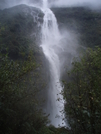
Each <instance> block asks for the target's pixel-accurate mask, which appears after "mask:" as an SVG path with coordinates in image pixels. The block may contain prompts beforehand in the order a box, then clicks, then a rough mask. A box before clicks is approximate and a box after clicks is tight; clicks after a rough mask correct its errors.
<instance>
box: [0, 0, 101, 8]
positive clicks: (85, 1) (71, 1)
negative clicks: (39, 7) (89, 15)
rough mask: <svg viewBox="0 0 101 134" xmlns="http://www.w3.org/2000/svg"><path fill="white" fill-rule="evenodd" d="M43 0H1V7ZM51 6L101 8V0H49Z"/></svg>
mask: <svg viewBox="0 0 101 134" xmlns="http://www.w3.org/2000/svg"><path fill="white" fill-rule="evenodd" d="M42 1H43V0H0V8H3V7H4V8H7V7H11V6H14V5H17V4H21V3H26V4H28V5H29V4H32V3H38V2H39V3H42ZM48 1H49V6H51V7H52V6H55V7H71V6H82V5H83V6H89V7H92V8H101V0H48Z"/></svg>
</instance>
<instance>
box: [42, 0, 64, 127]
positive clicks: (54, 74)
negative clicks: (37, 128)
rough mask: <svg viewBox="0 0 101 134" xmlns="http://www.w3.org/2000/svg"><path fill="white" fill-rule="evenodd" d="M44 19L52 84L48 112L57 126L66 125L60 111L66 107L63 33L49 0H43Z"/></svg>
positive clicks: (44, 40)
mask: <svg viewBox="0 0 101 134" xmlns="http://www.w3.org/2000/svg"><path fill="white" fill-rule="evenodd" d="M42 10H43V12H44V19H43V20H44V21H43V26H42V44H41V47H42V49H43V53H44V55H45V56H46V58H47V60H48V62H49V69H50V84H49V89H48V100H47V108H46V112H47V113H49V114H50V116H49V119H50V121H51V124H52V125H54V126H55V127H58V125H60V126H65V122H64V121H63V114H61V112H60V111H62V110H63V109H64V101H63V96H62V95H61V94H60V93H61V91H62V89H63V88H62V86H61V83H60V60H59V56H58V49H60V46H59V42H60V40H61V35H60V33H59V29H58V25H57V20H56V17H55V15H54V14H53V12H52V11H51V10H50V9H49V8H48V1H47V0H43V8H42Z"/></svg>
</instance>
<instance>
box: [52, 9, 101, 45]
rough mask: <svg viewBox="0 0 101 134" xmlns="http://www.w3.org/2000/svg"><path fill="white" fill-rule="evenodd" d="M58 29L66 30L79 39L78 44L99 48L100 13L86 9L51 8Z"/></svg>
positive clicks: (100, 34) (100, 35)
mask: <svg viewBox="0 0 101 134" xmlns="http://www.w3.org/2000/svg"><path fill="white" fill-rule="evenodd" d="M52 10H53V12H54V13H55V15H56V17H57V20H58V24H59V27H60V29H61V28H65V29H66V28H67V30H70V31H73V32H75V33H76V35H78V36H79V37H80V38H79V39H80V44H81V45H84V46H86V47H87V46H89V47H94V46H101V11H100V10H99V11H95V10H91V9H89V8H86V7H70V8H53V9H52Z"/></svg>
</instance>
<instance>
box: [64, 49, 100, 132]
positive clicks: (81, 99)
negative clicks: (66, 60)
mask: <svg viewBox="0 0 101 134" xmlns="http://www.w3.org/2000/svg"><path fill="white" fill-rule="evenodd" d="M68 75H69V77H68V82H65V83H64V84H65V89H64V98H65V100H66V104H65V112H66V116H67V120H68V123H69V125H70V127H71V131H72V133H75V134H78V133H80V134H99V133H100V128H101V48H96V49H95V50H92V49H88V50H87V51H86V52H85V54H84V56H83V57H82V58H81V60H78V59H75V60H74V62H73V68H72V70H71V71H70V72H68Z"/></svg>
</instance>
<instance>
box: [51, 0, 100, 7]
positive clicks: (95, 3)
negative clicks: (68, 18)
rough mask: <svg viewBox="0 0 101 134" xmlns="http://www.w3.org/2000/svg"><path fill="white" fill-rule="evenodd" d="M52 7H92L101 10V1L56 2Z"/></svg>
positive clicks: (70, 0) (74, 0)
mask: <svg viewBox="0 0 101 134" xmlns="http://www.w3.org/2000/svg"><path fill="white" fill-rule="evenodd" d="M51 5H52V6H59V7H63V6H65V7H68V6H82V5H84V6H91V7H95V8H101V0H54V1H53V2H52V3H51Z"/></svg>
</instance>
